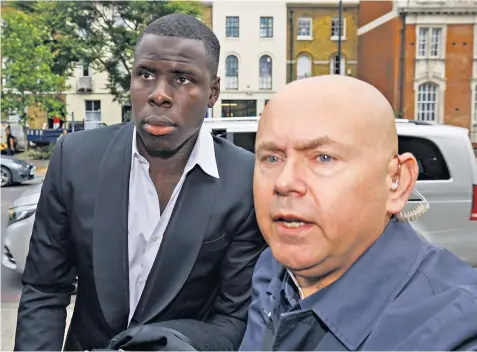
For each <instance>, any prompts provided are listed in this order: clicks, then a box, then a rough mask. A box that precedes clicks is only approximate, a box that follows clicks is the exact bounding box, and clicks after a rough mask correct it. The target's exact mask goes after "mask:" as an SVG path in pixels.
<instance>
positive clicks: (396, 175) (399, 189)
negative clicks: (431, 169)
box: [387, 153, 419, 214]
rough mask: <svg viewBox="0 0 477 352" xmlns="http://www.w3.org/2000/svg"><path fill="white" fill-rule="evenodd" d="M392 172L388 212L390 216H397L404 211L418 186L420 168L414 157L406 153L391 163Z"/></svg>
mask: <svg viewBox="0 0 477 352" xmlns="http://www.w3.org/2000/svg"><path fill="white" fill-rule="evenodd" d="M399 165H401V166H400V167H399ZM390 170H391V173H390V175H389V179H390V184H389V197H388V204H387V211H388V213H389V214H397V213H399V212H400V211H402V210H403V209H404V207H405V205H406V203H407V201H408V199H409V195H410V194H411V192H412V190H413V188H414V186H415V184H416V181H417V177H418V175H419V166H418V165H417V160H416V158H415V157H414V155H412V154H411V153H404V154H402V155H399V156H396V157H395V158H394V159H393V160H392V161H391V164H390Z"/></svg>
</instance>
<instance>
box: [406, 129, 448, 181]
mask: <svg viewBox="0 0 477 352" xmlns="http://www.w3.org/2000/svg"><path fill="white" fill-rule="evenodd" d="M402 153H412V154H413V155H414V156H415V157H416V159H417V164H418V166H419V176H418V180H419V181H430V180H432V181H434V180H449V179H450V173H449V168H448V166H447V163H446V161H445V159H444V156H443V155H442V153H441V151H440V150H439V148H438V147H437V145H436V144H435V143H434V142H432V141H430V140H428V139H425V138H419V137H408V136H399V154H402Z"/></svg>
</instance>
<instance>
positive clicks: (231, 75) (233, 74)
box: [225, 55, 238, 89]
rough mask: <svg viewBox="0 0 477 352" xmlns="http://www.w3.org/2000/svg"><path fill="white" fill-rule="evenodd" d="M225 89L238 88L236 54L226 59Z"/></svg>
mask: <svg viewBox="0 0 477 352" xmlns="http://www.w3.org/2000/svg"><path fill="white" fill-rule="evenodd" d="M225 89H238V59H237V56H235V55H229V56H227V58H226V59H225Z"/></svg>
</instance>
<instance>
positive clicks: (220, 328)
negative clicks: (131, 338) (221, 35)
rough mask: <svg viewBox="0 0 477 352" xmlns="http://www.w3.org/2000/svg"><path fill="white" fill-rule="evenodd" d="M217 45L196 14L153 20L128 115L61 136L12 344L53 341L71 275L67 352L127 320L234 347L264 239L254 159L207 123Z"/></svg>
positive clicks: (55, 345)
mask: <svg viewBox="0 0 477 352" xmlns="http://www.w3.org/2000/svg"><path fill="white" fill-rule="evenodd" d="M219 53H220V45H219V42H218V40H217V38H216V36H215V35H214V34H213V32H212V31H211V30H210V29H209V28H207V27H206V26H205V25H204V24H202V23H201V22H200V21H198V20H196V19H195V18H193V17H191V16H187V15H182V14H175V15H169V16H165V17H162V18H160V19H158V20H156V21H154V22H153V23H151V24H150V25H149V26H148V27H147V28H146V29H145V31H144V33H143V35H142V36H141V37H140V38H139V40H138V43H137V45H136V52H135V61H134V67H133V71H132V73H131V102H132V110H133V117H134V122H130V123H126V124H123V125H116V126H111V127H105V128H98V129H95V130H89V131H83V132H77V133H72V134H68V135H66V136H64V138H61V139H60V140H59V142H58V144H57V146H56V148H55V151H54V154H53V156H52V159H51V161H50V167H49V170H48V173H47V175H46V178H45V181H44V184H43V190H42V194H41V197H40V200H39V203H38V209H37V214H36V221H35V225H34V229H33V234H32V238H31V243H30V251H29V254H28V258H27V263H26V267H25V272H24V275H23V284H24V288H23V293H22V298H21V301H20V307H19V310H18V323H17V331H16V338H15V350H59V349H61V347H62V343H63V336H64V330H65V318H66V307H67V305H68V304H69V303H70V299H71V294H72V292H73V287H74V286H73V285H74V282H75V278H76V277H78V291H77V298H76V304H75V310H74V313H73V317H72V320H71V325H70V328H69V331H68V334H67V337H66V342H65V346H64V349H65V350H90V349H100V348H105V347H106V346H107V345H108V341H109V340H110V339H111V338H112V337H113V336H115V335H117V334H118V333H120V332H122V331H124V330H125V329H127V328H128V327H129V328H133V327H135V326H139V325H143V324H149V323H157V322H171V321H174V324H175V325H173V324H171V325H169V326H176V327H177V328H178V329H179V330H180V329H182V328H181V327H186V328H184V329H183V330H182V331H180V333H182V334H183V335H185V336H186V337H187V338H189V339H190V341H191V345H192V346H194V347H195V348H198V349H202V348H204V349H205V348H213V349H216V350H232V349H236V348H238V346H239V344H240V341H241V338H242V336H243V334H244V331H245V323H246V318H247V308H248V305H249V303H250V297H251V276H252V271H253V267H254V265H255V263H256V260H257V258H258V257H259V255H260V253H261V252H262V250H263V249H264V246H265V244H264V241H263V239H262V237H261V235H260V232H259V230H258V227H257V224H256V219H255V213H254V208H253V197H252V176H253V167H254V156H253V154H251V153H249V152H247V151H245V150H243V149H241V148H238V147H236V146H234V145H232V144H230V143H229V142H227V141H226V140H224V139H221V138H215V137H212V136H211V134H210V133H209V132H208V131H206V130H205V129H204V127H203V119H204V116H205V114H206V109H207V107H212V106H213V105H214V104H215V102H216V101H217V98H218V96H219V90H220V79H219V77H217V75H216V73H217V66H218V61H219ZM188 335H189V336H188ZM197 337H200V338H201V339H202V340H201V341H202V342H204V341H205V344H202V345H201V343H202V342H198V340H197V339H196V338H197ZM199 340H200V339H199Z"/></svg>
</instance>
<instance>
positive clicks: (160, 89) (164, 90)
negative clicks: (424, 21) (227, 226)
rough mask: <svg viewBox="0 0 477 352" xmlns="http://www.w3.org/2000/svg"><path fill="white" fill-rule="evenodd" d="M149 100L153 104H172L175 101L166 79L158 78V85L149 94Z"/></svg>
mask: <svg viewBox="0 0 477 352" xmlns="http://www.w3.org/2000/svg"><path fill="white" fill-rule="evenodd" d="M148 102H149V105H151V106H152V105H157V106H168V107H170V106H172V103H173V101H172V96H171V93H170V86H169V84H168V83H167V82H166V80H165V79H160V80H158V82H157V85H156V87H155V88H154V90H153V91H152V92H151V94H149V97H148Z"/></svg>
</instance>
